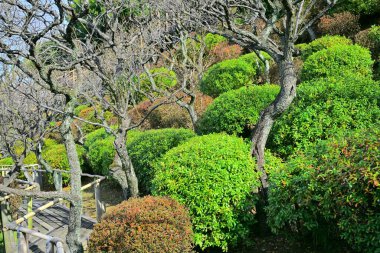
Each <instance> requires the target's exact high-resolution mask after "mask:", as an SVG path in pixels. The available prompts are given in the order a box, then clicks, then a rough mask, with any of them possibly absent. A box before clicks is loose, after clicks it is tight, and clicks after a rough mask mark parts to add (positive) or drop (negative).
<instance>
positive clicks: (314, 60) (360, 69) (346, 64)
mask: <svg viewBox="0 0 380 253" xmlns="http://www.w3.org/2000/svg"><path fill="white" fill-rule="evenodd" d="M372 67H373V61H372V58H371V53H370V51H369V50H368V49H366V48H363V47H361V46H358V45H351V46H347V45H337V46H333V47H330V48H327V49H324V50H321V51H318V52H316V53H314V54H312V55H311V56H310V57H308V58H307V60H306V61H305V63H304V66H303V69H302V81H308V80H312V79H315V78H325V77H340V76H342V75H347V74H351V73H354V74H355V75H359V76H362V77H371V76H372Z"/></svg>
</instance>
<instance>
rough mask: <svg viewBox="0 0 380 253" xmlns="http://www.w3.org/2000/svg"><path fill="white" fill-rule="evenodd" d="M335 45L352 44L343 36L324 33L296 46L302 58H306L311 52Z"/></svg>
mask: <svg viewBox="0 0 380 253" xmlns="http://www.w3.org/2000/svg"><path fill="white" fill-rule="evenodd" d="M336 45H347V46H348V45H352V41H351V40H350V39H348V38H346V37H343V36H330V35H326V36H323V37H321V38H318V39H316V40H314V41H312V42H310V43H308V44H299V45H296V47H297V48H298V49H299V50H300V51H301V56H302V59H303V60H306V59H307V58H308V57H309V56H311V55H312V54H314V53H316V52H318V51H321V50H323V49H327V48H330V47H333V46H336Z"/></svg>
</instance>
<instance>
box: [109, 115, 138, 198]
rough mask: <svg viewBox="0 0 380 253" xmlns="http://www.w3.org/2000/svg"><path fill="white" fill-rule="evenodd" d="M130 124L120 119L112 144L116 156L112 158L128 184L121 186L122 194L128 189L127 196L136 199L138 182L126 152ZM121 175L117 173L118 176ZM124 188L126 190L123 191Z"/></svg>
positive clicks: (126, 120)
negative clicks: (119, 165) (119, 167)
mask: <svg viewBox="0 0 380 253" xmlns="http://www.w3.org/2000/svg"><path fill="white" fill-rule="evenodd" d="M129 123H130V120H129V119H122V122H121V125H120V127H119V129H118V132H117V135H116V139H115V142H114V145H115V149H116V155H115V158H114V164H115V165H116V164H120V163H121V167H122V171H123V172H124V173H125V175H126V180H127V182H128V185H126V186H125V185H121V187H122V188H123V192H125V191H126V189H128V192H129V196H130V197H138V196H139V187H138V180H137V176H136V173H135V170H134V168H133V164H132V161H131V158H130V157H129V154H128V151H127V144H126V141H127V131H126V129H127V128H128V126H129ZM120 174H121V173H119V175H120ZM123 180H124V179H122V178H121V180H120V181H123ZM125 188H126V189H125Z"/></svg>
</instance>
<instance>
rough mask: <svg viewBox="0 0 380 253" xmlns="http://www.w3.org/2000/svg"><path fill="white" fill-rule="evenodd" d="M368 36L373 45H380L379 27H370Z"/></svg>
mask: <svg viewBox="0 0 380 253" xmlns="http://www.w3.org/2000/svg"><path fill="white" fill-rule="evenodd" d="M368 36H369V38H370V39H371V40H372V41H373V42H374V43H376V45H380V26H378V25H374V26H372V27H371V29H370V30H369V33H368Z"/></svg>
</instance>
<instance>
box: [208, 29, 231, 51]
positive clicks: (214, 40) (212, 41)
mask: <svg viewBox="0 0 380 253" xmlns="http://www.w3.org/2000/svg"><path fill="white" fill-rule="evenodd" d="M224 41H227V39H226V38H224V37H223V36H220V35H218V34H212V33H208V34H206V36H205V37H204V42H205V44H206V49H207V50H212V49H213V48H214V47H215V46H216V45H218V44H219V43H221V42H224Z"/></svg>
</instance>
